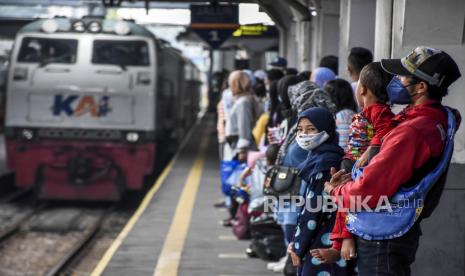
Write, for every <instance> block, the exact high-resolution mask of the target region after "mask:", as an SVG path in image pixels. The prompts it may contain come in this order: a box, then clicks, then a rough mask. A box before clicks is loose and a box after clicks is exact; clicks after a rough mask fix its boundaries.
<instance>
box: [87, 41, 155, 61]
mask: <svg viewBox="0 0 465 276" xmlns="http://www.w3.org/2000/svg"><path fill="white" fill-rule="evenodd" d="M148 47H149V46H148V44H147V42H145V41H137V40H133V41H127V40H124V41H122V40H95V41H94V51H93V54H92V63H94V64H114V65H119V66H123V67H124V66H127V65H129V66H148V65H149V64H150V61H149V49H148Z"/></svg>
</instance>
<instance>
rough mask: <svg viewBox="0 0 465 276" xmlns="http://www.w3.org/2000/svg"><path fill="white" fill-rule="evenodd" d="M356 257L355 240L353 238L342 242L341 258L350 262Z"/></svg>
mask: <svg viewBox="0 0 465 276" xmlns="http://www.w3.org/2000/svg"><path fill="white" fill-rule="evenodd" d="M355 257H356V249H355V240H354V239H353V238H350V239H344V240H343V241H342V249H341V258H343V259H344V260H346V261H348V260H350V259H352V258H355Z"/></svg>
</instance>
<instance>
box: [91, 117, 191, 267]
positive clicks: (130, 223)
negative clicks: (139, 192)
mask: <svg viewBox="0 0 465 276" xmlns="http://www.w3.org/2000/svg"><path fill="white" fill-rule="evenodd" d="M199 121H200V120H199ZM197 126H198V122H196V124H195V125H194V126H193V128H192V129H191V131H189V133H188V134H187V136H186V137H185V139H184V141H183V142H182V143H181V145H180V147H179V149H178V152H177V153H176V154H175V156H174V157H173V159H171V161H170V162H169V164H168V165H167V166H166V167H165V168H164V169H163V172H162V173H161V174H160V176H159V177H158V178H157V180H156V182H155V183H154V185H153V186H152V188H150V190H149V191H148V192H147V194H146V195H145V197H144V199H143V200H142V203H141V204H140V205H139V207H138V208H137V210H136V211H135V212H134V214H133V215H132V217H131V218H130V219H129V221H128V222H127V223H126V225H125V226H124V228H123V230H122V231H121V232H120V233H119V235H118V237H116V239H115V240H114V241H113V243H112V244H111V245H110V247H109V248H108V249H107V251H106V252H105V254H104V255H103V257H102V259H100V261H99V263H98V264H97V266H96V267H95V268H94V270H93V271H92V273H91V274H90V275H91V276H100V275H102V273H103V271H104V270H105V268H106V267H107V266H108V264H109V263H110V261H111V259H112V258H113V256H114V255H115V253H116V251H117V250H118V248H119V247H120V246H121V244H122V243H123V241H124V239H126V237H127V235H128V234H129V232H130V231H131V230H132V228H133V227H134V225H135V224H136V222H137V221H138V220H139V218H140V216H141V215H142V214H143V213H144V211H145V209H147V206H148V205H149V203H150V201H151V200H152V198H153V196H154V195H155V194H156V193H157V192H158V190H159V189H160V187H161V185H162V184H163V183H164V181H165V179H166V177H167V176H168V174H169V173H170V172H171V170H172V169H173V165H174V163H175V162H176V160H177V159H178V155H179V153H180V151H181V149H183V148H184V146H185V145H186V144H187V141H189V139H190V137H191V136H192V132H193V130H194V128H195V127H197Z"/></svg>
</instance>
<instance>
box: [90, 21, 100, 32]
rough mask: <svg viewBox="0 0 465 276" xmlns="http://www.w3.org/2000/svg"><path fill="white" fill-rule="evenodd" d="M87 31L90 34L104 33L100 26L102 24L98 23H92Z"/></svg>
mask: <svg viewBox="0 0 465 276" xmlns="http://www.w3.org/2000/svg"><path fill="white" fill-rule="evenodd" d="M87 30H88V31H89V32H90V33H100V32H101V31H102V25H100V23H99V22H97V21H92V22H90V23H89V25H88V26H87Z"/></svg>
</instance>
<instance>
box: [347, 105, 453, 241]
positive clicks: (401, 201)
mask: <svg viewBox="0 0 465 276" xmlns="http://www.w3.org/2000/svg"><path fill="white" fill-rule="evenodd" d="M446 110H447V127H448V130H447V139H446V144H445V148H444V152H443V153H442V156H441V158H440V160H439V163H438V164H437V166H436V167H435V169H434V170H432V171H431V172H430V173H429V174H427V175H426V176H425V177H424V178H423V179H421V180H420V181H419V182H418V183H417V184H416V185H415V186H413V187H408V188H400V190H399V191H398V192H397V193H396V194H395V195H394V196H392V197H391V198H390V199H389V202H390V210H387V209H382V208H380V209H382V210H378V211H362V212H356V213H348V214H347V220H346V226H347V229H348V230H349V231H350V232H351V233H352V234H354V235H357V236H359V237H361V238H363V239H365V240H389V239H393V238H397V237H400V236H402V235H404V234H405V233H407V231H408V230H409V229H410V228H411V227H412V226H413V224H414V223H415V221H416V220H417V219H418V218H419V217H420V214H421V212H422V210H423V204H422V202H424V200H425V198H426V195H427V194H428V192H429V191H430V189H431V188H432V187H433V186H434V184H435V183H436V182H437V181H438V179H439V177H441V175H443V174H444V173H445V171H446V170H447V168H448V165H449V163H450V159H451V157H452V152H453V149H454V135H455V131H456V128H457V127H456V121H455V116H454V115H453V113H452V111H451V110H450V109H448V108H446ZM362 174H363V168H358V169H357V168H356V166H354V168H353V169H352V178H353V179H357V178H359V177H360V176H361V175H362Z"/></svg>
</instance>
